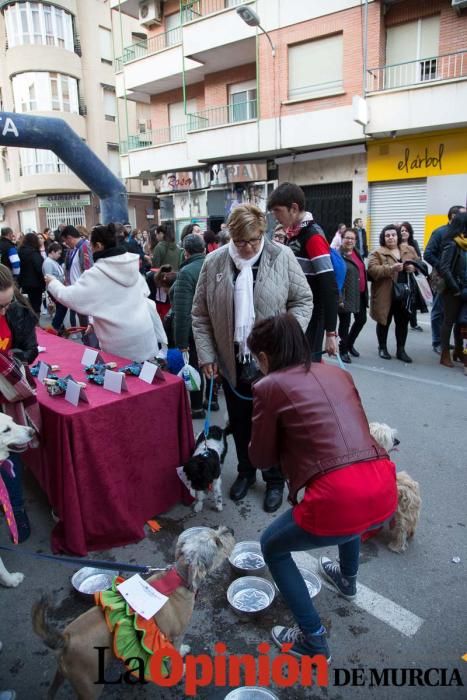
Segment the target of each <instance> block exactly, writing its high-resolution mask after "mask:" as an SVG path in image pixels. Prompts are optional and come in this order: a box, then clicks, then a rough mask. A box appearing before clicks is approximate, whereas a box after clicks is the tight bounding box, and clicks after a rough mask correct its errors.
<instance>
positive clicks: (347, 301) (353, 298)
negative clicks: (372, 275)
mask: <svg viewBox="0 0 467 700" xmlns="http://www.w3.org/2000/svg"><path fill="white" fill-rule="evenodd" d="M354 253H355V255H357V256H358V258H359V259H360V260H361V261H362V263H363V259H362V257H361V255H360V254H359V253H358V252H357V251H356V250H354ZM340 254H341V256H342V257H343V258H344V260H345V265H346V268H347V272H346V275H345V281H344V288H343V290H342V294H341V295H340V299H339V309H338V311H339V313H352V314H357V313H358V312H359V311H360V273H359V269H358V266H357V264H356V263H355V262H354V261H353V260H352V257H351V256H348V255H344V253H343V251H342V248H341V249H340ZM363 293H364V295H365V305H366V306H368V282H367V276H366V270H365V291H364V292H363Z"/></svg>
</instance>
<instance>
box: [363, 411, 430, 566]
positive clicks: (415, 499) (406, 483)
mask: <svg viewBox="0 0 467 700" xmlns="http://www.w3.org/2000/svg"><path fill="white" fill-rule="evenodd" d="M370 433H371V435H372V436H373V438H374V439H375V440H376V442H377V443H378V444H379V445H381V447H383V448H384V449H385V450H386V452H387V453H388V454H389V453H390V452H391V451H392V450H394V449H396V447H397V445H398V444H399V440H398V439H397V437H396V434H397V431H396V430H394V428H391V427H390V426H389V425H386V423H370ZM396 479H397V498H398V503H397V511H396V513H395V515H394V518H393V519H392V520H391V523H390V529H389V531H388V533H389V538H390V540H389V542H388V548H389V549H390V550H391V551H393V552H398V553H401V552H405V550H406V549H407V546H408V540H409V539H411V538H412V537H413V536H414V534H415V530H416V527H417V523H418V519H419V517H420V510H421V506H422V499H421V496H420V485H419V483H418V482H417V481H414V480H413V479H412V477H411V476H409V474H407V472H397V476H396Z"/></svg>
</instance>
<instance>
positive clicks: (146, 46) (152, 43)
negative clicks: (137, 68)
mask: <svg viewBox="0 0 467 700" xmlns="http://www.w3.org/2000/svg"><path fill="white" fill-rule="evenodd" d="M181 43H182V28H181V27H175V28H174V29H169V31H168V32H163V33H162V34H157V35H156V36H151V37H148V39H147V40H146V41H137V42H135V43H134V44H131V45H130V46H126V47H125V48H124V49H123V54H122V55H121V56H120V57H119V58H117V59H115V64H116V70H117V71H119V70H122V68H123V66H124V65H125V63H130V61H135V60H136V59H138V58H144V57H145V56H151V55H152V54H154V53H158V52H159V51H163V50H164V49H168V48H170V47H171V46H177V45H178V44H181Z"/></svg>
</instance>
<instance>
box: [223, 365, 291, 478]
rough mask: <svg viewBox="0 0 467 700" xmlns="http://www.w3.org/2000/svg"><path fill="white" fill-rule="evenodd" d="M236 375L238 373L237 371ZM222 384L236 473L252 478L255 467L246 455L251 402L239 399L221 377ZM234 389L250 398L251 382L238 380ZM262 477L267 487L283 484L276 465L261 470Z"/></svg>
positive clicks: (251, 412)
mask: <svg viewBox="0 0 467 700" xmlns="http://www.w3.org/2000/svg"><path fill="white" fill-rule="evenodd" d="M237 377H238V373H237ZM222 386H223V388H224V395H225V402H226V404H227V413H228V414H229V423H230V428H231V430H232V435H233V439H234V442H235V449H236V450H237V459H238V467H237V469H238V475H239V476H243V477H247V478H254V477H255V475H256V469H255V467H254V466H253V465H252V464H251V462H250V458H249V457H248V445H249V443H250V439H251V419H252V416H253V402H252V401H246V400H245V399H241V398H239V397H238V396H236V395H235V394H234V392H233V391H232V389H231V387H230V384H229V383H228V382H227V380H226V379H222ZM235 391H236V392H237V393H238V394H240V395H241V396H248V397H250V398H251V396H252V393H251V384H250V383H248V384H245V383H244V382H241V381H238V379H237V386H236V387H235ZM264 439H265V440H267V439H268V437H267V436H265V437H264ZM262 475H263V479H264V481H265V482H266V486H267V487H273V486H274V487H276V486H277V487H280V488H282V487H283V486H284V477H283V476H282V474H281V473H280V470H279V468H278V467H272V468H271V469H267V470H265V471H263V472H262Z"/></svg>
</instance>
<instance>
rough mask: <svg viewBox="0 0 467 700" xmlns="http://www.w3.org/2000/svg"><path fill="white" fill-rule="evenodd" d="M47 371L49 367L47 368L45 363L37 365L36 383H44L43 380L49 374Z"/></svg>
mask: <svg viewBox="0 0 467 700" xmlns="http://www.w3.org/2000/svg"><path fill="white" fill-rule="evenodd" d="M49 369H50V367H49V365H48V364H47V362H40V363H39V372H38V375H37V381H38V382H40V383H41V384H43V383H44V379H45V378H46V377H47V375H48V374H49Z"/></svg>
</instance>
